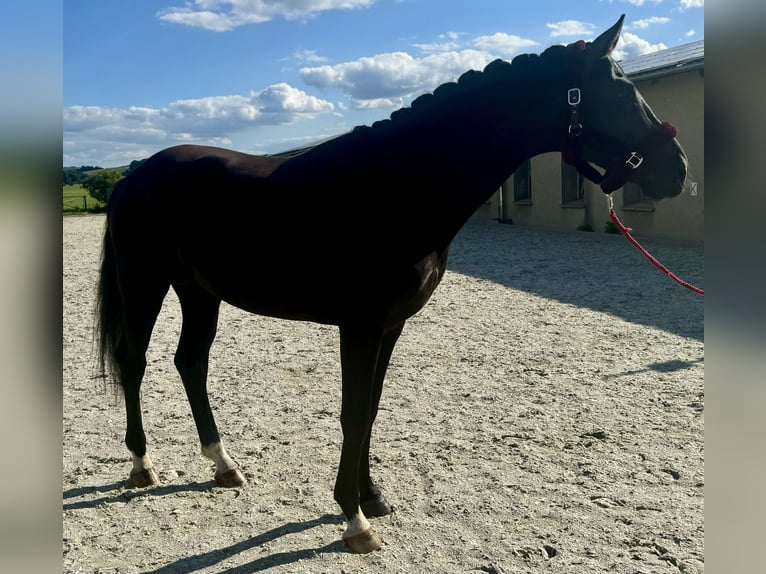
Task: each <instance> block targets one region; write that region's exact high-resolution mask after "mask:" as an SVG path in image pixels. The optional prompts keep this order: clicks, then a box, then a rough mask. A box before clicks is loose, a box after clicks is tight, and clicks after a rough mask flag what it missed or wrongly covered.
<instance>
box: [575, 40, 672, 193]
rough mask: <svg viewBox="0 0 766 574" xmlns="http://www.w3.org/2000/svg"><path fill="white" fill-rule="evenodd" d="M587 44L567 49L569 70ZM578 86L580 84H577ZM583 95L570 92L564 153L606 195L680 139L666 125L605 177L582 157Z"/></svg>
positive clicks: (669, 126)
mask: <svg viewBox="0 0 766 574" xmlns="http://www.w3.org/2000/svg"><path fill="white" fill-rule="evenodd" d="M585 48H586V43H585V42H583V41H582V40H580V41H579V42H575V43H574V44H569V45H568V46H567V56H568V57H567V61H568V62H567V66H568V67H569V66H570V65H571V64H572V62H571V60H573V59H574V58H573V56H574V54H575V53H581V52H583V51H584V50H585ZM573 83H575V84H577V83H579V82H573ZM581 102H582V94H581V92H580V88H578V87H574V88H569V89H568V90H567V104H568V105H569V127H568V129H567V132H568V133H567V136H566V140H565V142H564V146H563V148H562V150H561V154H562V156H563V158H564V161H565V162H566V163H568V164H570V165H572V166H574V167H575V169H577V171H578V172H579V173H580V174H582V175H583V177H586V178H588V179H589V180H591V181H592V182H593V183H596V184H598V185H600V186H601V190H602V191H603V192H604V193H607V194H608V193H612V192H613V191H614V190H615V189H618V188H620V187H622V186H623V185H625V183H627V181H628V179H629V178H630V175H631V173H632V172H633V171H634V170H636V169H638V168H639V167H640V166H641V165H642V164H643V163H644V159H645V157H646V156H647V155H649V154H651V152H652V151H653V150H654V149H655V148H656V147H657V146H659V145H661V144H662V143H664V142H666V141H668V140H672V139H673V138H674V137H676V134H677V133H678V130H676V128H675V127H674V126H673V125H671V124H670V123H668V122H662V124H661V127H660V128H659V129H658V130H654V131H653V132H652V133H651V134H649V136H648V137H647V138H646V139H645V140H644V141H643V142H641V143H640V144H639V145H637V146H636V147H635V148H634V149H633V150H631V151H628V152H627V153H626V154H624V155H623V157H624V158H625V159H624V160H623V161H622V162H620V164H619V166H618V167H617V168H616V169H615V170H614V171H613V172H612V173H608V174H604V175H602V174H601V173H600V172H599V171H598V170H596V168H594V167H593V166H592V165H590V164H589V163H588V162H587V161H586V160H584V159H583V157H582V146H583V142H582V134H583V131H584V130H583V125H582V121H581V115H580V103H581Z"/></svg>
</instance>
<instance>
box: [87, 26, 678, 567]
mask: <svg viewBox="0 0 766 574" xmlns="http://www.w3.org/2000/svg"><path fill="white" fill-rule="evenodd" d="M623 19H624V15H623V16H622V17H620V18H619V20H618V21H617V23H616V24H614V26H612V27H611V28H609V29H608V30H606V31H605V32H603V33H602V34H600V35H599V36H598V37H597V38H596V39H595V40H593V41H592V42H584V41H582V40H581V41H579V42H576V43H573V44H569V45H568V46H564V45H556V46H550V47H549V48H547V49H546V50H545V51H544V52H542V53H540V54H524V55H519V56H517V57H515V58H513V60H512V61H511V62H508V61H503V60H495V61H493V62H491V63H489V64H488V65H487V66H486V67H485V68H484V70H483V71H475V70H473V71H468V72H466V73H465V74H463V75H462V76H461V77H460V78H459V79H458V81H457V82H448V83H445V84H443V85H441V86H439V87H437V88H436V89H435V90H434V91H433V92H432V93H429V94H424V95H422V96H420V97H418V98H417V99H415V100H414V101H413V102H412V103H411V105H410V106H409V107H405V108H402V109H401V110H398V111H396V112H394V113H392V114H391V115H390V117H389V118H387V119H384V120H381V121H379V122H375V123H373V124H372V125H370V126H358V127H356V128H354V129H353V130H351V131H349V132H347V133H345V134H343V135H340V136H337V137H336V138H334V139H332V140H329V141H325V142H323V143H321V144H318V145H316V146H313V147H309V148H307V149H304V150H299V151H298V152H294V153H284V154H274V155H260V156H256V155H249V154H245V153H240V152H237V151H231V150H225V149H220V148H213V147H205V146H194V145H181V146H175V147H171V148H168V149H165V150H162V151H160V152H158V153H156V154H155V155H153V156H152V157H150V158H149V159H148V160H146V161H145V162H144V163H143V164H142V165H141V166H140V167H138V168H137V169H135V170H134V171H132V172H131V173H130V174H129V175H127V176H126V177H125V178H124V179H123V180H121V181H120V182H119V183H118V185H117V186H116V188H115V189H114V191H113V193H112V194H111V196H110V198H109V201H108V205H107V217H106V225H105V232H104V239H103V253H102V260H101V267H100V274H99V279H98V294H97V302H96V330H97V335H96V337H97V339H96V340H97V343H98V347H99V351H98V352H99V355H98V357H99V366H100V369H101V374H102V375H103V376H105V377H112V378H113V379H114V380H116V381H117V382H118V383H119V387H121V389H122V394H123V395H124V401H125V409H126V429H127V430H126V434H125V444H126V446H127V447H128V449H129V451H130V453H131V456H132V461H133V467H132V470H131V471H130V482H131V483H132V485H134V486H135V487H146V486H149V485H152V484H155V483H158V478H157V474H156V472H155V470H154V466H153V463H152V460H151V458H150V457H149V454H148V453H147V448H146V436H145V434H144V430H143V425H142V420H141V406H140V400H139V389H140V386H141V381H142V378H143V375H144V372H145V369H146V358H145V353H146V351H147V348H148V344H149V339H150V335H151V332H152V329H153V327H154V323H155V321H156V319H157V316H158V313H159V311H160V309H161V306H162V303H163V300H164V297H165V296H166V294H167V293H168V291H169V289H170V287H171V286H172V288H173V289H174V290H175V292H176V294H177V296H178V300H179V301H180V305H181V310H182V316H183V319H182V327H181V334H180V339H179V342H178V347H177V350H176V352H175V356H174V364H175V367H176V368H177V370H178V372H179V374H180V376H181V379H182V382H183V386H184V389H185V392H186V395H187V398H188V401H189V403H190V406H191V410H192V414H193V418H194V421H195V424H196V427H197V431H198V433H199V440H200V444H201V449H202V454H203V455H204V456H205V457H208V458H209V459H211V460H212V461H214V462H215V468H216V470H215V477H214V478H215V481H216V483H217V484H218V485H220V486H223V487H239V486H243V485H244V484H245V478H244V476H243V474H242V472H241V471H240V469H239V467H238V466H237V464H236V463H235V462H234V461H233V460H232V458H231V457H230V456H229V455H228V453H227V451H226V449H225V448H224V446H223V443H222V441H221V437H220V435H219V432H218V429H217V427H216V423H215V420H214V418H213V413H212V410H211V406H210V402H209V400H208V395H207V374H208V358H209V351H210V346H211V344H212V342H213V340H214V337H215V334H216V328H217V322H218V311H219V306H220V304H221V301H225V302H227V303H229V304H231V305H233V306H236V307H238V308H241V309H244V310H245V311H248V312H250V313H255V314H261V315H266V316H271V317H277V318H282V319H288V320H299V321H312V322H317V323H322V324H328V325H333V326H337V327H338V329H339V335H340V357H341V387H342V396H341V397H342V398H341V413H340V423H341V430H342V437H343V442H342V449H341V454H340V461H339V464H338V471H337V478H336V481H335V487H334V498H335V500H336V501H337V503H338V504H339V506H340V508H341V510H342V512H343V515H344V516H345V519H346V528H345V530H344V532H343V534H342V540H343V541H344V542H345V544H346V545H347V547H348V548H349V549H350V550H351V551H353V552H358V553H366V552H371V551H373V550H376V549H378V548H380V547H381V544H382V541H381V537H380V535H379V534H378V533H377V532H376V531H375V530H374V529H373V528H372V527H371V525H370V522H369V520H368V518H370V517H379V516H384V515H387V514H390V513H391V512H392V506H391V504H390V503H389V502H388V500H387V499H386V497H385V495H384V494H383V493H382V492H381V490H380V489H379V488H378V487H377V486H376V484H375V481H374V480H373V479H372V477H371V476H370V466H369V459H370V433H371V429H372V426H373V423H374V421H375V417H376V415H377V412H378V405H379V402H380V398H381V393H382V390H383V381H384V378H385V376H386V369H387V367H388V364H389V360H390V358H391V354H392V352H393V351H394V346H395V345H396V342H397V339H398V338H399V336H400V334H401V333H402V329H403V328H404V325H405V322H406V321H407V320H408V319H409V318H410V317H412V316H413V315H414V314H415V313H417V312H418V311H419V310H420V309H421V308H422V307H423V306H424V305H425V304H426V302H427V301H428V300H429V298H430V297H431V295H432V293H433V292H434V290H435V289H436V288H437V286H438V285H439V283H440V281H441V280H442V278H443V277H444V273H445V269H446V266H447V257H448V252H449V247H450V243H451V241H452V239H453V238H454V237H455V235H456V234H457V232H458V231H459V230H460V229H461V227H462V226H463V225H464V224H465V223H466V221H467V220H468V219H469V217H470V216H471V215H472V214H473V213H474V212H475V211H476V210H477V209H478V207H479V206H480V205H482V204H483V203H484V202H486V200H487V199H488V198H489V197H490V196H491V195H492V194H493V193H494V192H495V191H496V190H497V189H498V188H499V187H500V186H501V184H502V182H503V181H505V180H506V179H507V178H508V177H510V175H511V174H512V173H513V172H514V171H515V170H516V169H517V168H518V167H519V166H520V165H521V164H522V163H523V162H524V161H526V160H527V159H529V158H530V157H533V156H535V155H537V154H540V153H543V152H550V151H560V152H562V154H564V157H565V158H566V159H567V161H570V162H571V163H572V164H573V165H575V166H576V167H577V169H578V170H579V171H581V172H582V173H583V175H585V176H587V177H589V178H590V179H593V180H594V181H597V182H599V183H601V185H602V188H603V189H604V191H605V192H609V191H612V190H613V189H614V188H616V187H619V186H621V185H623V184H624V183H625V182H627V181H631V182H634V183H636V184H638V185H640V186H641V188H642V190H643V192H644V193H645V194H646V195H647V196H649V197H651V198H654V199H661V198H666V197H672V196H675V195H677V194H679V193H680V192H681V190H682V187H683V184H684V181H685V178H686V168H687V161H686V156H685V154H684V152H683V149H682V148H681V146H680V144H679V143H678V141H677V139H676V138H675V135H676V134H675V130H674V128H672V126H671V125H670V124H668V123H667V122H661V121H660V120H659V119H658V118H657V117H656V115H655V114H654V113H653V112H652V110H651V109H650V107H649V106H648V105H647V103H646V102H645V101H644V99H643V98H642V96H641V95H640V94H639V93H638V91H637V90H636V88H635V86H634V85H633V84H632V83H631V82H630V81H629V80H628V79H627V78H626V77H625V75H624V73H623V71H622V69H621V68H620V67H619V65H618V64H616V63H615V61H614V60H613V59H612V57H611V53H612V51H613V49H614V47H615V44H616V43H617V40H618V38H619V36H620V33H621V30H622V23H623ZM594 165H595V166H597V167H599V168H601V170H603V173H601V172H600V171H599V170H598V169H596V167H594ZM615 186H616V187H615ZM211 194H221V197H222V198H225V201H220V202H211V201H210V200H209V198H210V195H211ZM119 387H118V388H119Z"/></svg>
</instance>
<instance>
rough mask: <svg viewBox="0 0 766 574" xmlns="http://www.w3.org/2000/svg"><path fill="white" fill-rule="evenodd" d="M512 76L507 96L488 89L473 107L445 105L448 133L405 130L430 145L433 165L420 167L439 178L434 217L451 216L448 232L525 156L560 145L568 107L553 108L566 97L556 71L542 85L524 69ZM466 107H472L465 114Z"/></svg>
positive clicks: (483, 201)
mask: <svg viewBox="0 0 766 574" xmlns="http://www.w3.org/2000/svg"><path fill="white" fill-rule="evenodd" d="M514 79H515V82H514V84H511V86H510V89H508V88H507V87H506V88H505V89H508V97H507V99H505V98H503V96H502V94H489V95H487V94H484V96H485V97H486V98H487V100H486V102H482V101H481V100H478V101H477V102H475V103H474V104H471V105H469V106H466V105H465V102H463V105H462V106H461V108H462V109H457V110H449V109H445V110H444V112H443V114H444V115H443V122H444V125H446V126H448V128H447V129H448V130H449V132H450V134H449V136H448V137H442V135H441V134H440V135H439V136H438V137H432V136H429V134H428V133H423V134H422V135H418V134H411V135H409V136H407V135H405V134H403V135H402V137H403V138H404V137H410V138H414V139H415V143H414V145H415V146H418V145H421V146H423V147H424V149H429V153H428V154H424V155H425V156H426V157H427V158H428V160H427V161H429V162H430V165H423V166H422V170H423V172H425V173H430V174H431V176H432V177H433V178H434V180H435V181H437V182H440V183H441V185H442V186H443V187H442V189H443V191H444V193H443V194H440V192H439V190H438V189H437V190H436V192H435V193H436V194H437V195H438V197H436V198H435V199H434V206H435V207H436V209H435V212H434V213H433V216H434V217H439V216H442V217H444V218H445V220H450V221H452V222H453V223H452V225H453V227H454V229H453V230H451V231H450V233H457V231H458V230H459V229H460V227H461V226H462V224H463V223H465V222H466V221H467V220H468V219H469V218H470V217H471V215H473V213H474V212H475V211H476V210H477V209H478V208H479V206H481V205H482V204H483V203H485V202H486V201H487V200H488V199H489V198H490V197H491V196H492V195H493V194H494V193H495V192H496V191H497V190H498V188H499V187H500V186H501V185H502V184H503V182H504V181H505V180H507V179H508V178H509V177H510V176H511V175H512V174H513V172H514V171H516V169H518V168H519V167H520V166H521V165H522V164H523V163H524V162H525V161H527V160H528V159H530V158H531V157H533V156H535V155H538V154H541V153H544V152H548V151H556V150H558V149H559V145H560V142H561V140H562V133H563V132H562V131H561V130H562V129H565V127H564V126H561V125H559V124H560V123H561V120H560V119H559V118H561V117H565V112H562V111H561V110H557V109H555V107H556V106H557V105H559V103H561V102H562V101H563V96H561V95H559V96H558V97H557V94H558V88H557V85H558V83H560V81H559V80H558V79H557V78H556V77H555V76H554V77H550V78H548V79H547V80H545V81H546V82H548V85H541V84H540V79H539V76H538V80H536V83H535V85H528V84H527V83H526V82H525V80H526V78H525V77H524V75H523V74H520V75H519V76H518V77H517V78H514ZM563 93H564V92H563V91H562V94H563ZM456 106H460V104H459V103H458V104H456ZM466 109H472V110H473V111H472V112H471V113H466V112H465V110H466ZM461 112H462V113H461ZM411 145H412V144H411ZM447 193H448V194H449V197H445V196H446V194H447ZM440 211H441V213H439V212H440Z"/></svg>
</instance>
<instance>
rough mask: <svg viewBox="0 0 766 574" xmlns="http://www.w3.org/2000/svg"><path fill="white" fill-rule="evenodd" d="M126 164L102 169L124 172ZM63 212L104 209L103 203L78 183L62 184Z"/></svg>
mask: <svg viewBox="0 0 766 574" xmlns="http://www.w3.org/2000/svg"><path fill="white" fill-rule="evenodd" d="M127 169H128V166H126V165H125V166H122V167H115V168H108V169H105V170H103V171H120V172H124V171H125V170H127ZM99 171H102V170H95V171H92V172H89V173H98V172H99ZM63 196H64V205H63V208H64V214H65V215H66V214H71V213H86V212H94V211H95V212H98V211H102V210H103V209H104V204H103V203H101V202H100V201H98V200H97V199H96V198H94V197H92V196H91V195H90V194H89V193H88V192H87V191H86V190H85V188H84V187H83V186H81V185H80V184H75V185H65V186H64V192H63Z"/></svg>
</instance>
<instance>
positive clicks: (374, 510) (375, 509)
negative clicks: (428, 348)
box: [359, 322, 404, 518]
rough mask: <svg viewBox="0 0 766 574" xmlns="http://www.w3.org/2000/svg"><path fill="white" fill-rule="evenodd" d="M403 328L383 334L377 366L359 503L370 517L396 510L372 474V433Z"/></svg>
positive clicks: (360, 482) (364, 448) (361, 472)
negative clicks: (395, 348) (391, 362)
mask: <svg viewBox="0 0 766 574" xmlns="http://www.w3.org/2000/svg"><path fill="white" fill-rule="evenodd" d="M403 328H404V322H402V323H401V324H400V325H397V326H396V327H394V328H393V329H390V330H388V331H387V332H386V333H385V334H384V335H383V339H382V341H381V345H380V353H379V354H378V362H377V365H376V367H375V378H374V386H373V396H372V411H371V420H370V429H369V430H368V431H367V438H366V439H365V441H364V444H363V445H362V458H361V462H360V466H359V497H360V502H359V505H360V506H361V508H362V512H364V515H365V516H367V517H368V518H369V517H377V516H386V515H388V514H391V513H392V512H393V510H394V509H393V506H391V504H389V502H388V501H387V500H386V497H385V496H383V493H382V492H381V491H380V489H379V488H378V487H377V486H375V483H374V482H373V481H372V478H371V476H370V437H371V435H372V426H373V424H375V417H377V415H378V405H379V404H380V396H381V394H382V392H383V380H384V379H385V378H386V371H387V370H388V363H389V361H390V360H391V354H392V353H393V351H394V346H395V345H396V342H397V341H398V340H399V335H401V334H402V329H403Z"/></svg>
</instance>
